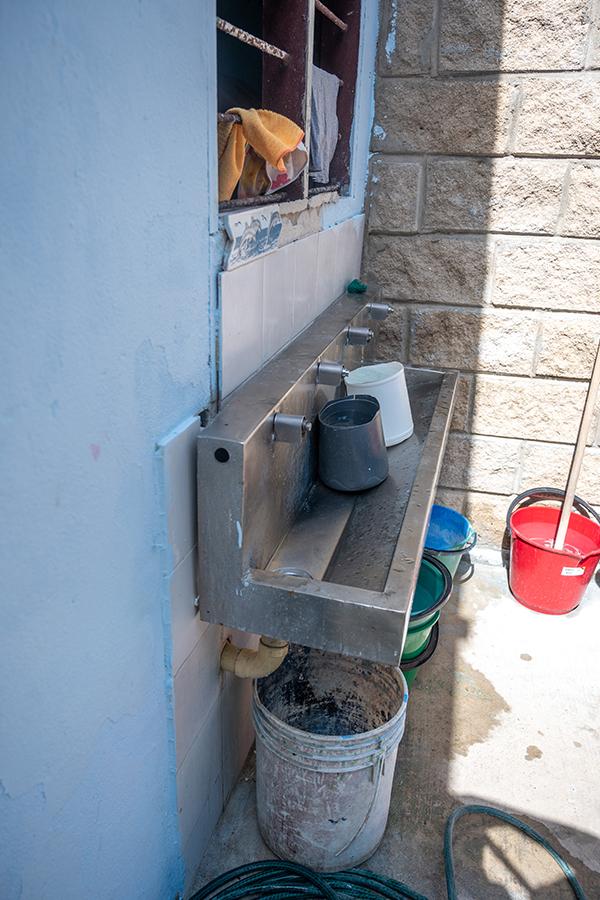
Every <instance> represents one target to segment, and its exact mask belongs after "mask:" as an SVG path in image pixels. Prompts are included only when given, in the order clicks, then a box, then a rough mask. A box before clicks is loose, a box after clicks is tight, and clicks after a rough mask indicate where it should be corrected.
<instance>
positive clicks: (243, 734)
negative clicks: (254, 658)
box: [221, 676, 254, 802]
mask: <svg viewBox="0 0 600 900" xmlns="http://www.w3.org/2000/svg"><path fill="white" fill-rule="evenodd" d="M252 691H253V684H252V679H251V678H236V677H235V676H233V677H231V678H228V679H227V684H226V687H225V689H224V690H223V693H222V696H221V727H222V730H223V799H224V801H225V802H227V798H228V797H229V794H230V793H231V791H232V790H233V788H234V787H235V784H236V781H237V779H238V776H239V774H240V771H241V769H242V767H243V765H244V762H245V761H246V757H247V756H248V753H249V752H250V748H251V747H252V743H253V741H254V726H253V724H252V712H251V709H252V707H251V704H252Z"/></svg>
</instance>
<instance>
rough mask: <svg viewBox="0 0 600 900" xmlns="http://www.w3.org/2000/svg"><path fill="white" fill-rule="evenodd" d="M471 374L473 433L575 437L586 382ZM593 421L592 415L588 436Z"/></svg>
mask: <svg viewBox="0 0 600 900" xmlns="http://www.w3.org/2000/svg"><path fill="white" fill-rule="evenodd" d="M474 377H475V386H474V396H473V418H472V423H471V430H472V431H473V432H474V433H475V434H487V435H496V436H499V437H515V438H520V437H527V439H528V440H540V441H556V442H565V443H569V442H573V441H574V440H575V437H576V432H577V425H578V423H579V417H580V415H581V413H582V411H583V404H584V401H585V397H586V393H587V390H586V385H584V384H581V383H579V384H576V383H572V382H568V381H551V380H549V379H533V378H502V377H495V376H493V375H476V376H474ZM597 422H598V418H597V415H596V417H595V420H594V423H593V425H592V429H591V432H590V438H592V436H595V434H596V428H597ZM590 443H592V440H591V439H590Z"/></svg>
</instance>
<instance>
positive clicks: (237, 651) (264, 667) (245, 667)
mask: <svg viewBox="0 0 600 900" xmlns="http://www.w3.org/2000/svg"><path fill="white" fill-rule="evenodd" d="M288 649H289V644H288V642H287V641H280V640H278V639H277V638H271V637H267V636H266V635H264V634H263V636H262V637H261V639H260V641H259V644H258V650H247V649H242V648H241V647H236V646H235V644H232V643H231V641H227V643H226V644H225V646H224V647H223V651H222V653H221V668H222V669H224V670H225V671H226V672H233V674H234V675H237V676H238V678H264V677H265V676H266V675H270V674H271V672H274V671H275V669H278V668H279V666H280V665H281V663H282V662H283V661H284V659H285V658H286V656H287V652H288Z"/></svg>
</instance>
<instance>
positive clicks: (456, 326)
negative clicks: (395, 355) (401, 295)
mask: <svg viewBox="0 0 600 900" xmlns="http://www.w3.org/2000/svg"><path fill="white" fill-rule="evenodd" d="M537 328H538V323H537V319H536V316H535V314H533V313H519V314H518V315H516V314H515V313H513V312H508V311H504V310H496V311H494V312H487V311H486V312H480V311H476V310H468V309H447V308H445V307H440V308H431V307H429V308H426V309H421V308H418V309H414V310H411V334H410V360H411V362H413V363H416V364H417V365H421V366H433V367H437V366H441V367H442V368H449V369H462V370H463V371H472V372H477V371H479V372H506V373H510V374H515V375H529V374H531V372H532V367H533V360H534V353H535V342H536V335H537Z"/></svg>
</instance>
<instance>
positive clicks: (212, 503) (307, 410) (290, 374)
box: [198, 296, 457, 665]
mask: <svg viewBox="0 0 600 900" xmlns="http://www.w3.org/2000/svg"><path fill="white" fill-rule="evenodd" d="M349 325H350V326H352V327H357V328H363V329H364V328H365V327H368V328H370V329H372V330H373V332H374V335H373V339H372V340H371V341H370V342H369V344H366V345H365V344H361V345H353V344H349V343H348V338H347V329H348V326H349ZM378 330H379V323H378V322H377V321H375V320H371V319H370V316H369V309H368V306H363V307H361V306H359V304H358V303H357V301H356V300H355V299H354V298H353V297H348V296H344V297H342V298H340V300H338V301H337V302H336V303H335V304H333V305H332V306H331V307H330V308H329V309H328V310H327V311H326V312H325V313H324V314H323V315H322V316H321V317H320V318H319V319H317V320H316V322H315V323H314V324H313V325H312V326H311V327H310V328H309V329H308V330H307V331H306V332H304V333H303V334H302V335H300V337H299V338H297V339H296V340H295V341H294V342H292V344H290V345H289V346H288V347H287V348H286V349H285V350H284V351H282V353H280V354H279V355H278V356H277V357H275V359H274V360H272V361H271V363H269V364H268V365H267V366H266V367H265V368H264V369H262V370H261V372H259V373H258V374H257V375H256V376H254V377H253V378H251V379H250V380H249V381H248V382H246V384H244V385H242V386H241V387H240V388H238V390H237V391H235V392H234V394H233V395H232V396H231V398H230V399H229V400H228V402H227V403H226V404H225V405H224V406H223V408H222V410H221V411H220V412H219V414H218V415H217V416H216V418H215V419H214V421H213V422H212V423H211V425H209V426H208V427H207V428H206V429H203V431H202V432H201V434H200V437H199V439H198V516H199V518H198V522H199V534H198V543H199V576H198V594H199V598H200V600H199V605H200V614H201V616H202V618H203V619H206V620H207V621H210V622H219V623H222V624H224V625H227V626H230V627H235V628H239V629H242V630H246V631H251V632H257V633H262V634H269V635H272V636H274V637H278V638H282V639H285V640H289V641H293V642H295V643H299V644H304V645H306V646H310V647H316V648H319V649H323V650H330V651H334V652H338V653H344V654H347V655H351V656H358V657H364V658H368V659H371V660H374V661H377V662H385V663H390V664H396V665H397V664H398V663H399V661H400V657H401V655H402V648H403V644H404V640H405V635H406V629H407V627H408V619H409V617H410V609H411V604H412V598H413V594H414V590H415V585H416V579H417V575H418V569H419V564H420V559H421V554H422V550H423V544H424V540H425V533H426V530H427V522H428V517H429V511H430V509H431V505H432V503H433V499H434V496H435V490H436V486H437V481H438V478H439V471H440V467H441V463H442V459H443V454H444V449H445V445H446V438H447V434H448V430H449V425H450V419H451V415H452V409H453V405H454V399H455V392H456V379H457V375H456V373H448V372H437V371H432V370H427V369H416V368H410V367H407V368H406V379H407V386H408V391H409V396H410V401H411V407H412V413H413V419H414V424H415V429H414V433H413V435H412V436H411V437H410V438H409V439H408V440H406V441H404V442H403V443H401V444H398V445H396V446H395V447H391V448H390V449H389V450H388V458H389V466H390V474H389V476H388V478H387V479H386V480H385V481H384V482H383V483H382V484H380V485H379V486H377V487H375V488H372V489H371V490H368V491H364V492H361V493H358V494H342V493H339V492H336V491H333V490H330V489H328V488H326V487H325V486H324V485H322V484H321V483H320V482H319V480H318V475H317V453H316V440H317V435H316V432H315V430H313V431H312V432H310V433H302V432H301V430H300V429H299V430H298V433H297V435H296V438H294V437H293V436H292V437H291V438H290V439H289V440H286V441H285V442H282V441H280V440H277V439H276V438H275V437H274V430H273V420H274V416H275V415H276V414H278V413H283V414H285V415H286V416H299V417H305V418H306V419H307V420H308V421H311V422H313V421H314V420H315V419H316V416H317V414H318V411H319V409H321V408H322V406H323V405H324V404H325V403H326V402H327V401H328V400H330V399H332V398H333V397H335V396H339V395H340V390H341V388H340V387H336V386H335V385H322V384H319V379H318V364H319V362H320V361H321V360H327V361H336V362H339V363H341V364H343V365H344V366H346V367H347V368H350V369H352V368H355V367H357V366H359V365H362V364H364V363H368V362H372V361H374V360H376V359H377V353H378V346H377V344H378ZM280 569H284V570H290V569H293V570H300V571H302V572H305V573H310V575H311V576H312V577H310V578H309V577H308V575H290V574H284V573H282V572H280V571H276V570H280Z"/></svg>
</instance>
